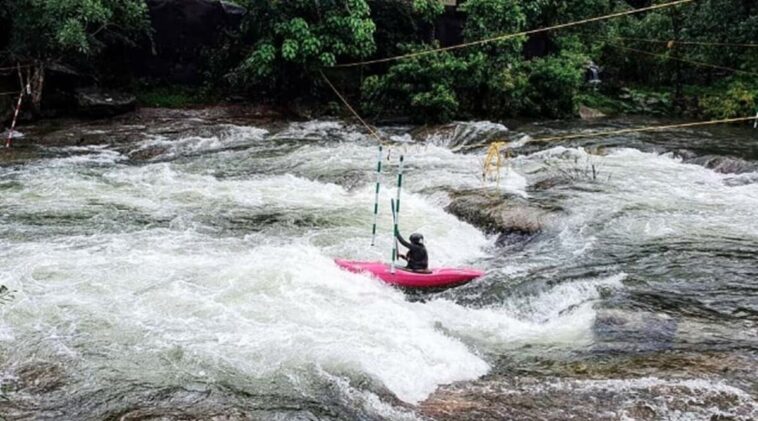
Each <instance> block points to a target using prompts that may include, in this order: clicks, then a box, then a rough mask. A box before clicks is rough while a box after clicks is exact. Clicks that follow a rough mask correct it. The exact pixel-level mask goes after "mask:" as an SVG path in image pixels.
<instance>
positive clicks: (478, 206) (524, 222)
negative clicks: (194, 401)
mask: <svg viewBox="0 0 758 421" xmlns="http://www.w3.org/2000/svg"><path fill="white" fill-rule="evenodd" d="M446 210H447V211H448V212H449V213H451V214H453V215H455V216H457V217H458V218H460V219H461V220H463V221H466V222H468V223H470V224H472V225H474V226H477V227H479V228H481V229H483V230H484V231H485V232H488V233H497V234H500V237H499V238H498V240H497V243H498V245H511V244H515V243H522V242H524V241H528V240H530V239H531V238H532V237H533V236H534V235H536V234H537V233H539V232H540V231H541V230H542V228H543V227H544V224H545V220H546V218H547V217H548V212H546V211H545V210H543V209H541V208H539V207H536V206H532V205H530V204H529V203H528V202H527V201H526V199H524V198H522V197H520V196H515V195H507V194H493V193H492V192H491V191H487V190H483V189H478V190H468V191H464V192H457V193H454V194H453V197H452V200H451V202H450V204H449V205H448V206H447V208H446Z"/></svg>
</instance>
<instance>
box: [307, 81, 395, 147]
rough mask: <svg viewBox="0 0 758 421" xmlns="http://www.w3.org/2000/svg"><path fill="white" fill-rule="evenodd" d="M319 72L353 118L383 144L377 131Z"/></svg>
mask: <svg viewBox="0 0 758 421" xmlns="http://www.w3.org/2000/svg"><path fill="white" fill-rule="evenodd" d="M319 73H321V77H323V78H324V80H325V81H326V83H327V85H329V87H330V88H332V91H333V92H334V94H335V95H337V97H338V98H339V99H340V101H342V104H344V105H345V107H347V109H348V110H350V112H351V113H352V114H353V116H355V118H357V119H358V121H360V122H361V124H362V125H363V127H365V128H366V130H368V131H369V133H371V135H372V136H374V137H375V138H376V140H377V141H378V142H379V144H381V145H384V144H385V143H386V142H385V141H384V140H382V138H381V136H379V133H378V132H377V131H376V130H374V128H373V127H371V126H370V125H369V124H368V123H366V121H365V120H364V119H363V118H361V116H360V114H358V112H357V111H355V109H354V108H353V107H352V106H351V105H350V103H349V102H347V99H345V97H344V96H342V94H341V93H340V91H338V90H337V88H336V87H335V86H334V85H333V84H332V82H331V81H330V80H329V78H328V77H326V75H325V74H324V72H323V71H321V70H319Z"/></svg>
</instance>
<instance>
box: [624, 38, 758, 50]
mask: <svg viewBox="0 0 758 421" xmlns="http://www.w3.org/2000/svg"><path fill="white" fill-rule="evenodd" d="M615 39H618V40H622V41H637V42H647V43H651V44H666V45H670V46H673V45H696V46H705V47H709V46H715V47H743V48H758V44H750V43H734V42H705V41H679V40H673V39H672V40H664V39H647V38H630V37H616V38H615Z"/></svg>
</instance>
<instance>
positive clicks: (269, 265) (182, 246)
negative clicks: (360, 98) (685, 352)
mask: <svg viewBox="0 0 758 421" xmlns="http://www.w3.org/2000/svg"><path fill="white" fill-rule="evenodd" d="M477 124H480V125H481V133H482V135H481V136H477V135H476V131H477V127H478V126H477ZM493 127H494V129H497V131H498V132H503V129H504V127H503V126H498V125H493V124H491V123H466V124H465V127H463V128H460V129H457V130H455V131H453V132H452V133H453V134H452V135H453V136H457V137H456V138H455V139H453V140H451V141H445V140H444V139H442V137H444V135H440V136H438V137H439V139H438V140H437V141H435V142H430V143H418V142H402V143H399V144H397V145H396V146H395V147H394V148H393V150H392V151H391V152H389V153H388V155H389V160H388V161H385V173H384V174H383V181H384V185H385V187H389V186H392V184H393V181H394V179H393V178H394V171H395V169H396V167H395V166H396V164H397V157H398V156H399V154H400V152H402V153H404V154H405V156H406V166H405V172H406V179H405V187H406V190H405V192H404V193H403V209H402V212H403V214H402V218H401V231H403V232H407V233H410V232H411V231H418V232H422V233H424V236H425V237H426V239H427V243H428V247H429V250H430V257H431V260H432V264H433V265H435V266H437V265H438V266H459V265H466V266H477V267H480V268H483V269H485V270H487V271H488V274H487V276H486V277H485V278H483V279H481V280H479V281H476V282H474V283H471V284H469V285H467V286H465V287H461V288H456V289H452V290H448V291H444V292H441V293H434V294H427V295H422V296H421V297H415V298H414V297H409V296H407V295H406V294H404V293H403V292H402V291H399V290H396V289H393V288H391V287H388V286H387V285H384V284H382V283H381V282H379V281H376V280H373V279H371V278H368V277H365V276H363V275H356V274H351V273H347V272H344V271H341V270H339V269H338V268H337V266H336V265H335V264H334V263H333V261H332V258H334V257H343V258H351V259H366V260H387V259H389V252H390V249H391V237H390V235H389V234H390V233H391V224H392V222H391V214H390V212H389V202H390V198H391V197H392V195H393V191H392V189H390V188H385V189H383V190H382V192H381V195H380V217H379V221H378V222H379V232H380V235H379V236H378V238H377V245H376V247H373V248H372V247H370V246H369V244H370V243H371V224H372V222H373V219H372V218H373V216H372V204H373V200H374V196H373V193H374V186H373V179H374V173H373V170H374V162H375V156H376V145H375V144H374V143H373V142H372V139H371V138H369V137H367V136H364V135H362V134H361V132H360V131H359V130H357V128H355V127H352V126H346V125H345V124H343V123H340V122H336V121H314V122H307V123H292V124H290V125H288V126H286V127H282V128H265V129H264V128H258V127H249V126H244V125H231V124H217V125H214V124H210V125H209V126H208V127H205V128H204V129H203V130H201V131H196V132H191V133H182V134H180V135H175V134H174V135H171V134H165V133H149V132H148V133H145V134H144V136H143V137H142V140H140V141H139V142H137V143H131V144H117V145H111V146H104V145H97V146H76V147H57V148H53V147H50V148H46V149H44V153H43V154H40V156H39V157H37V158H35V159H32V160H30V161H28V162H26V163H25V164H23V165H5V166H2V167H0V196H1V197H2V199H0V222H2V226H1V227H0V267H2V268H3V269H2V272H0V284H2V285H6V286H7V287H8V288H10V289H12V290H15V293H14V299H13V301H12V302H10V303H8V304H5V305H3V306H2V307H0V314H2V321H0V358H2V364H1V366H0V368H1V369H2V373H3V377H2V385H3V388H2V393H3V394H4V395H5V396H6V399H5V400H4V401H0V414H2V415H4V416H6V417H8V418H11V419H14V418H24V417H39V418H91V419H102V418H107V417H118V416H121V415H123V414H133V415H134V414H136V415H135V416H137V415H140V414H142V415H145V416H164V417H169V418H170V417H181V416H185V417H189V418H198V419H204V418H209V417H211V416H214V415H218V414H254V415H255V417H256V418H262V419H280V418H281V417H285V418H288V417H301V418H303V419H308V418H309V417H310V418H325V419H334V418H341V419H356V418H360V419H374V418H376V419H381V418H384V419H401V418H408V419H412V418H415V417H417V416H422V415H423V414H419V412H418V409H417V408H418V407H415V406H413V405H415V404H418V403H419V402H421V401H424V400H425V399H427V398H429V397H430V394H432V393H434V392H435V390H437V389H438V388H439V387H441V386H442V387H446V386H445V385H450V384H453V383H455V382H464V383H457V385H458V386H454V387H453V386H451V387H452V389H446V391H444V392H442V394H441V395H440V396H444V394H445V393H454V392H455V390H457V389H456V388H457V387H461V388H463V389H464V390H465V387H466V386H465V384H466V383H465V382H470V381H476V380H477V379H481V378H482V376H485V377H484V378H485V379H488V380H489V381H493V382H496V383H497V382H498V381H499V380H498V377H497V376H498V375H502V373H504V372H507V371H509V370H512V369H513V367H514V366H513V364H514V363H512V362H509V361H513V360H514V359H516V360H519V361H521V362H522V363H521V364H523V367H533V366H534V365H535V364H537V365H539V364H540V363H539V361H546V360H550V359H554V360H557V361H560V362H563V361H566V358H568V359H571V358H580V359H583V360H590V361H591V360H592V358H593V355H597V354H601V355H606V353H609V352H622V351H621V350H623V348H624V346H626V345H628V344H632V345H634V346H641V347H642V348H645V349H648V348H650V349H658V348H661V347H663V348H668V349H674V348H676V347H677V346H678V345H677V344H678V343H709V341H717V342H718V343H719V344H722V345H724V344H734V343H736V342H741V343H744V344H745V346H748V347H750V349H752V350H755V349H756V346H758V343H757V342H756V338H755V336H754V335H753V336H751V333H750V332H751V331H750V329H752V333H753V334H754V333H755V326H754V325H753V324H751V323H752V322H750V320H754V319H751V318H747V319H735V316H734V313H732V314H728V313H729V312H730V311H731V312H734V311H738V310H737V309H742V310H739V311H745V312H747V313H749V314H752V315H754V314H755V312H756V311H758V305H757V304H756V302H755V298H754V297H750V296H745V291H746V290H752V291H755V288H756V283H755V282H756V281H755V279H757V278H756V277H755V275H756V272H755V265H754V264H753V265H752V266H751V264H750V263H749V259H750V257H749V256H753V257H752V258H753V259H754V256H755V255H756V254H755V253H758V246H756V244H758V231H756V227H758V225H756V224H755V223H754V221H755V218H756V216H757V214H756V209H758V185H756V184H753V183H746V184H742V185H740V186H737V187H734V186H730V185H729V184H728V183H726V182H725V180H726V179H727V178H728V177H729V176H728V175H724V174H719V173H716V172H714V171H712V170H710V169H707V168H704V167H701V166H697V165H693V164H686V163H683V162H682V160H681V159H678V158H676V157H674V156H672V155H666V154H659V153H655V152H640V151H638V150H636V149H628V148H623V147H617V148H615V149H612V150H609V151H608V153H607V154H606V155H603V156H596V155H590V154H588V153H587V152H586V151H585V149H584V148H582V147H581V146H577V144H575V145H565V146H558V147H546V148H542V150H539V151H535V150H533V149H529V148H528V147H526V146H525V147H524V150H523V151H522V154H521V155H519V156H518V157H517V158H514V159H513V160H512V162H511V164H512V165H511V166H510V168H509V169H508V170H507V172H504V173H503V178H502V180H501V183H500V185H499V188H500V189H501V190H503V191H505V192H507V193H510V194H515V195H518V196H520V197H528V198H530V199H535V200H541V201H545V202H550V203H553V204H554V205H555V206H556V207H557V208H560V210H559V211H557V212H556V215H555V217H554V218H552V219H551V220H550V222H549V224H548V225H547V226H546V227H545V228H544V230H543V232H542V233H541V234H539V238H538V239H537V240H536V241H533V242H531V243H530V244H528V245H526V246H524V247H522V248H516V249H508V250H507V252H504V251H503V250H502V249H499V248H497V247H496V246H495V236H488V235H485V234H483V233H482V232H481V231H480V230H478V229H476V228H475V227H473V226H471V225H469V224H467V223H464V222H461V221H460V220H458V219H456V218H455V217H454V216H452V215H450V214H448V213H446V212H445V210H444V206H445V205H447V203H448V202H449V200H450V199H449V194H448V192H450V191H457V190H464V189H472V188H480V187H482V181H481V159H482V156H481V155H480V154H478V153H470V154H461V153H454V152H453V151H451V149H450V147H451V145H452V146H453V147H460V146H462V145H466V144H469V143H472V144H474V143H477V142H481V141H482V139H488V138H489V137H491V133H492V130H493ZM404 131H407V130H406V129H404V128H393V129H391V130H389V131H388V134H393V135H395V136H405V135H404V134H403V133H404ZM456 133H457V134H456ZM103 136H104V137H105V138H106V139H107V134H103ZM460 136H463V137H465V139H462V138H460ZM385 158H386V156H385ZM590 161H592V163H593V165H596V166H597V167H598V168H599V170H598V174H596V175H595V176H593V177H589V176H588V175H587V174H588V173H587V172H586V171H584V170H579V171H574V172H571V171H566V170H565V168H566V167H567V168H573V167H576V166H581V165H584V164H583V163H584V162H590ZM545 168H548V170H545ZM560 168H564V170H563V172H558V173H557V174H558V175H559V176H564V177H569V178H571V177H573V179H570V180H568V181H569V182H568V183H565V184H561V185H559V186H558V187H556V188H554V189H551V190H547V191H536V190H533V189H532V188H531V187H530V186H532V185H533V184H534V183H535V182H537V181H538V180H539V179H541V178H544V177H545V176H550V175H551V174H552V173H550V171H557V170H556V169H560ZM546 171H547V173H546ZM567 174H568V175H567ZM571 174H573V176H572V175H571ZM699 259H700V260H699ZM753 263H754V260H753ZM699 265H700V266H699ZM710 265H715V266H713V267H711V266H710ZM709 268H710V269H712V270H711V271H710V272H709ZM719 270H727V271H729V275H728V276H726V277H724V278H722V279H719V278H718V276H717V272H718V271H719ZM688 272H689V273H688ZM693 279H694V280H695V281H696V282H697V285H684V284H685V283H687V282H691V281H692V280H693ZM714 289H715V290H716V291H717V293H716V294H717V295H716V296H712V295H711V296H708V293H709V292H712V291H713V290H714ZM651 296H655V298H650V297H651ZM667 298H671V299H674V298H678V299H680V300H681V302H680V305H679V307H677V309H679V308H682V309H684V310H682V314H676V311H674V312H673V313H674V315H673V316H671V313H672V312H671V311H669V312H668V313H669V317H670V318H671V317H673V318H676V320H677V322H678V323H674V322H672V321H671V320H674V319H673V318H672V319H671V320H669V319H665V320H663V316H659V317H658V318H655V319H654V321H653V322H649V323H648V322H644V321H643V322H640V323H641V324H642V326H638V325H635V324H634V321H635V320H637V319H635V318H634V315H639V314H648V313H649V314H660V313H665V312H666V311H667V309H671V308H672V307H671V306H672V304H671V303H670V302H668V301H666V299H667ZM717 298H718V299H717ZM723 300H728V301H727V302H724V301H723ZM667 306H668V307H667ZM698 312H705V313H707V314H710V315H712V316H713V317H711V318H708V317H706V316H703V317H700V313H698ZM709 312H710V313H709ZM692 314H695V315H696V316H697V317H693V318H692V319H688V318H687V317H688V316H691V315H692ZM720 314H723V315H724V318H721V319H720V318H718V317H715V316H717V315H720ZM614 320H615V323H617V325H618V328H615V327H614V325H613V323H614ZM645 320H647V319H645ZM662 320H663V321H662ZM672 323H673V324H672ZM693 323H700V324H704V325H706V326H707V329H706V331H705V332H706V333H703V331H702V330H698V329H692V328H690V329H689V330H688V327H687V326H688V324H689V325H691V324H693ZM734 323H736V324H737V325H738V327H736V328H734V329H732V328H731V327H730V324H734ZM671 326H674V327H673V331H674V332H671V329H672V327H671ZM646 329H648V330H646ZM667 329H668V330H667ZM745 329H747V330H745ZM650 330H652V331H653V333H650ZM630 331H631V332H633V333H634V334H636V335H637V336H634V334H633V335H632V336H631V338H630V337H623V335H622V334H623V333H624V332H630ZM640 332H642V333H640ZM645 332H647V333H648V334H651V335H653V337H654V339H653V340H647V339H646V338H645ZM709 332H714V333H713V334H710V333H709ZM740 332H742V333H740ZM655 335H658V336H655ZM667 335H668V336H667ZM672 336H674V337H673V338H672ZM655 338H658V339H655ZM651 342H653V343H651ZM704 346H705V345H704ZM725 346H726V345H725ZM556 364H558V363H556ZM524 369H525V370H527V368H524ZM557 375H558V374H557V373H555V372H550V373H548V374H547V375H546V376H545V378H546V380H545V385H544V388H543V389H540V391H539V392H530V391H529V390H531V389H528V388H521V389H519V393H526V394H529V393H533V394H534V395H535V396H538V395H540V394H542V393H544V390H545V388H548V389H549V388H557V387H558V386H555V383H554V382H553V381H552V380H550V379H552V378H553V377H555V376H557ZM653 375H654V374H653ZM696 378H697V377H696ZM576 381H577V382H579V383H578V384H581V385H582V391H581V394H583V395H582V396H584V395H587V394H592V392H591V390H590V389H592V388H595V387H609V388H614V387H616V386H615V385H617V383H614V382H619V383H618V385H622V384H623V385H624V386H623V387H622V386H618V387H617V390H622V389H623V388H624V387H637V386H634V385H635V384H636V383H633V382H632V383H630V384H632V386H630V385H629V384H624V383H623V380H607V385H606V386H595V383H586V381H585V380H582V379H577V380H576ZM651 381H658V380H651ZM660 381H661V382H665V380H660ZM35 382H36V383H35ZM582 382H584V383H582ZM538 383H539V382H538ZM500 384H501V386H502V385H507V382H506V380H502V382H501V383H500ZM604 384H605V383H604ZM718 384H720V383H718ZM718 384H717V382H714V383H712V384H711V383H709V382H708V380H707V379H706V380H702V383H698V387H699V388H700V389H703V388H705V389H708V388H709V387H712V388H717V387H719V386H718ZM535 387H537V386H535ZM729 387H730V388H732V389H729V388H726V389H725V390H727V392H724V393H727V394H728V393H732V394H733V395H734V396H736V398H735V399H738V400H740V402H741V403H740V405H742V406H741V407H740V408H741V409H740V410H741V411H743V413H744V411H748V412H749V411H753V412H752V414H755V411H756V404H755V401H754V400H753V398H751V397H750V396H749V394H747V393H745V392H742V391H741V389H738V387H744V385H740V384H735V385H733V386H729ZM752 387H754V383H753V386H752ZM527 389H528V390H527ZM472 390H475V389H472ZM561 390H563V389H561ZM588 390H590V391H588ZM692 390H695V389H692ZM578 393H579V392H578ZM618 393H622V392H618ZM693 393H695V392H693ZM482 395H484V393H482ZM435 396H437V395H433V397H432V398H431V399H430V400H429V401H428V402H430V403H425V404H424V405H433V404H434V401H435V399H439V398H435ZM622 406H623V405H622ZM422 407H423V405H422ZM653 410H654V411H661V412H660V413H661V414H666V413H669V412H666V411H669V409H666V408H662V407H655V408H653ZM699 410H700V409H699V408H698V411H699ZM718 410H719V411H721V412H723V413H729V411H728V410H725V409H724V408H719V409H718ZM687 411H688V409H687V408H685V409H684V410H681V409H680V412H683V413H685V414H686V413H689V412H687ZM690 412H692V413H693V414H695V413H698V414H700V412H697V411H695V410H692V411H690ZM702 413H703V414H706V413H708V411H707V409H706V410H703V412H702ZM429 414H434V411H431V412H429V413H427V414H426V415H429ZM737 415H740V414H737ZM240 417H241V415H240Z"/></svg>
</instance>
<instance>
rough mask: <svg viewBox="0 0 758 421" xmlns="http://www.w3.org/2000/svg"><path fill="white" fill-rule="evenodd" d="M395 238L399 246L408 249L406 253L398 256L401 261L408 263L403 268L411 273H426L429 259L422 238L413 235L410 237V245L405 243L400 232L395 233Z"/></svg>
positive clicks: (421, 236)
mask: <svg viewBox="0 0 758 421" xmlns="http://www.w3.org/2000/svg"><path fill="white" fill-rule="evenodd" d="M396 236H397V239H398V241H400V244H402V245H403V246H405V247H406V248H407V249H408V253H406V254H405V255H403V254H400V255H399V257H400V258H401V259H404V260H406V261H407V262H408V265H407V266H406V267H405V268H406V269H408V270H411V271H413V272H427V271H428V270H429V257H428V256H427V254H426V247H425V246H424V236H423V235H421V234H418V233H413V234H411V237H410V239H411V242H410V243H409V242H407V241H405V238H403V236H402V235H400V232H397V233H396Z"/></svg>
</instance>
